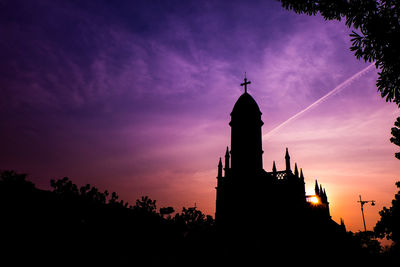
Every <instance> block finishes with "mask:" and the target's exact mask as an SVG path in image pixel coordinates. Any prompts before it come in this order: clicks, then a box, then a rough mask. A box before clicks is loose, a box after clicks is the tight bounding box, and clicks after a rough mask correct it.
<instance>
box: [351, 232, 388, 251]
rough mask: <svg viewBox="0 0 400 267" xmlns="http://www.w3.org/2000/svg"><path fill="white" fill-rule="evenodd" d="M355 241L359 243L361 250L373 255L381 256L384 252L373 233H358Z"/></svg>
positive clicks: (355, 235)
mask: <svg viewBox="0 0 400 267" xmlns="http://www.w3.org/2000/svg"><path fill="white" fill-rule="evenodd" d="M354 237H355V239H356V240H357V242H358V243H359V246H360V247H361V249H362V250H363V251H364V252H365V253H367V254H371V255H379V254H380V253H381V251H382V247H381V244H380V243H379V241H378V240H377V239H376V237H375V233H374V232H372V231H366V232H358V233H355V234H354Z"/></svg>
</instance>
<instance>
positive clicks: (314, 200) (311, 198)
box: [310, 196, 319, 204]
mask: <svg viewBox="0 0 400 267" xmlns="http://www.w3.org/2000/svg"><path fill="white" fill-rule="evenodd" d="M310 202H311V203H313V204H318V203H319V199H318V198H317V197H316V196H313V197H310Z"/></svg>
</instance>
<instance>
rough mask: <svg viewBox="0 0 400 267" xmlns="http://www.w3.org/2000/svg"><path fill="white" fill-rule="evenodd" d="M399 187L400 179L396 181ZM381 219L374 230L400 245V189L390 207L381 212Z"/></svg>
mask: <svg viewBox="0 0 400 267" xmlns="http://www.w3.org/2000/svg"><path fill="white" fill-rule="evenodd" d="M396 186H397V188H399V189H400V181H398V182H396ZM379 215H380V216H381V218H380V220H379V221H378V222H377V223H376V225H375V228H374V231H375V233H376V234H377V235H378V236H379V237H381V238H384V237H385V238H387V239H390V240H392V241H393V242H394V243H395V246H397V247H399V246H400V190H399V191H398V192H397V193H396V195H395V196H394V199H393V200H392V206H391V207H390V208H386V207H383V209H382V210H381V211H380V212H379Z"/></svg>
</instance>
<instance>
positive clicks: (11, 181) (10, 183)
mask: <svg viewBox="0 0 400 267" xmlns="http://www.w3.org/2000/svg"><path fill="white" fill-rule="evenodd" d="M26 177H27V175H26V174H24V173H23V174H18V173H16V172H15V171H8V170H6V171H3V172H1V174H0V186H2V187H8V188H9V189H32V188H33V187H34V184H33V183H32V182H30V181H27V180H26Z"/></svg>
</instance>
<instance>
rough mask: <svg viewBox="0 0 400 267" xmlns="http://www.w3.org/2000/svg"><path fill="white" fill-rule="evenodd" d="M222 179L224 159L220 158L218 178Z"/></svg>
mask: <svg viewBox="0 0 400 267" xmlns="http://www.w3.org/2000/svg"><path fill="white" fill-rule="evenodd" d="M220 177H222V159H221V158H219V162H218V178H220Z"/></svg>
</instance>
